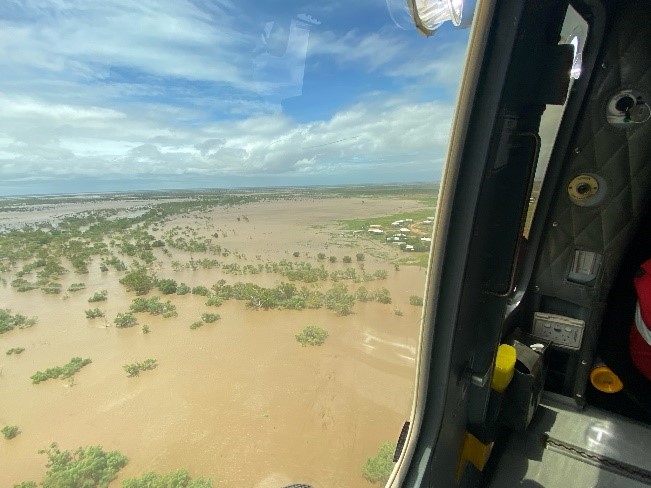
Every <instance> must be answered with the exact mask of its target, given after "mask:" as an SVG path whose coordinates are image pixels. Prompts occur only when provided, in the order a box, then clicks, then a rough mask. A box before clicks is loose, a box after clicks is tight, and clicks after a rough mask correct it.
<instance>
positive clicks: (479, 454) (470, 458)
mask: <svg viewBox="0 0 651 488" xmlns="http://www.w3.org/2000/svg"><path fill="white" fill-rule="evenodd" d="M492 449H493V442H491V443H489V444H484V443H483V442H481V441H480V440H479V439H477V438H476V437H475V436H474V435H472V434H469V433H467V432H466V437H465V439H464V440H463V449H461V457H460V458H459V464H458V465H457V483H458V482H459V481H461V476H462V475H463V470H464V468H465V467H466V464H467V463H471V464H472V465H473V466H475V468H477V469H478V470H479V471H483V469H484V466H486V462H487V461H488V457H489V456H490V455H491V450H492Z"/></svg>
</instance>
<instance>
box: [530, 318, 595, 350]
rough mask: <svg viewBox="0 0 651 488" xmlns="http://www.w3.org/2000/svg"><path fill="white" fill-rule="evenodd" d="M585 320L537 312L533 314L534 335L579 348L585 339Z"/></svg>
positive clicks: (568, 346) (561, 344) (574, 348)
mask: <svg viewBox="0 0 651 488" xmlns="http://www.w3.org/2000/svg"><path fill="white" fill-rule="evenodd" d="M584 328H585V321H583V320H579V319H573V318H571V317H565V316H563V315H555V314H552V313H542V312H536V313H535V314H534V316H533V331H532V333H533V335H535V336H536V337H539V338H541V339H544V340H546V341H549V342H551V343H552V344H553V345H555V346H558V347H563V348H566V349H573V350H578V349H580V348H581V341H582V340H583V330H584Z"/></svg>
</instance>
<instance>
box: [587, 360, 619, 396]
mask: <svg viewBox="0 0 651 488" xmlns="http://www.w3.org/2000/svg"><path fill="white" fill-rule="evenodd" d="M590 382H591V383H592V386H594V387H595V388H596V389H597V390H599V391H601V392H603V393H617V392H620V391H622V389H624V383H622V380H620V379H619V376H617V375H616V374H615V373H614V372H613V370H612V369H610V368H609V367H608V366H597V367H596V368H592V371H590Z"/></svg>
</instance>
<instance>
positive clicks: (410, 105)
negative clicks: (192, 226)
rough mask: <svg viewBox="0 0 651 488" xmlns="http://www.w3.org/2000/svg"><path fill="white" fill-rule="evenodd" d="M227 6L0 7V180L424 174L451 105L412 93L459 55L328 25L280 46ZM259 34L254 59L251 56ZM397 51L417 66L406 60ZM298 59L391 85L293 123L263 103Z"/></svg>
mask: <svg viewBox="0 0 651 488" xmlns="http://www.w3.org/2000/svg"><path fill="white" fill-rule="evenodd" d="M238 8H243V7H242V6H241V5H240V4H239V3H237V2H232V3H231V2H228V1H226V0H223V1H212V0H211V1H210V2H203V1H202V0H178V1H175V2H172V1H169V2H163V1H157V0H139V1H137V2H133V1H131V0H105V1H103V2H91V3H89V2H86V1H85V0H58V1H57V2H52V1H46V0H42V1H39V0H31V1H30V0H26V1H24V2H14V3H5V4H3V5H0V52H2V53H3V54H2V56H0V72H2V73H3V76H2V77H0V113H2V117H0V180H5V181H19V180H24V179H30V178H33V179H36V178H41V179H47V178H57V177H62V176H65V177H69V178H74V177H79V176H86V177H96V178H103V177H116V178H118V177H120V178H132V177H138V176H143V175H174V174H185V175H245V176H246V175H263V176H267V175H282V176H283V177H284V176H287V177H288V178H291V177H294V176H296V175H312V176H314V177H318V176H319V175H333V174H340V175H345V174H347V173H348V172H350V171H353V170H354V171H359V172H366V173H367V174H371V173H373V172H379V171H386V173H387V174H389V173H391V172H392V171H393V174H396V175H398V176H400V177H402V176H403V175H405V174H408V173H409V172H410V171H425V172H427V171H429V170H428V168H433V163H434V162H438V164H440V160H441V159H442V157H443V155H444V152H445V148H446V146H447V138H448V132H449V126H450V120H451V117H452V110H453V107H452V104H451V103H448V102H432V101H429V102H428V101H422V100H423V99H425V100H428V99H429V100H431V99H433V98H436V97H437V96H438V95H436V94H435V95H432V94H431V93H429V94H428V96H427V97H423V96H422V86H424V85H427V84H431V83H432V82H434V83H437V84H438V85H439V86H443V87H448V86H451V85H452V84H454V83H456V77H457V74H458V72H459V70H460V65H461V61H460V60H461V59H462V57H463V56H462V49H461V48H459V46H457V45H449V46H447V47H445V48H442V47H440V46H439V47H433V46H435V45H433V44H431V43H429V44H428V43H427V42H426V40H424V39H419V41H418V42H417V43H416V44H417V46H418V50H417V51H413V50H412V48H413V46H411V45H410V41H409V39H410V38H405V37H404V35H402V34H401V33H400V32H397V31H396V30H395V29H391V28H386V29H381V30H379V31H377V32H362V31H360V30H348V31H346V30H343V31H342V32H343V33H336V29H335V27H336V25H334V26H333V25H332V22H331V23H330V24H327V23H324V24H323V25H321V26H313V27H310V29H311V30H310V32H309V41H308V38H307V37H306V32H300V33H299V34H300V35H299V34H296V36H298V37H294V41H292V38H291V32H292V25H294V24H292V23H291V20H290V21H287V19H285V20H284V21H283V22H285V23H282V22H280V21H279V22H276V23H275V24H274V25H273V26H271V25H270V24H269V23H267V24H265V23H264V22H258V21H259V20H260V19H256V20H255V21H254V20H251V19H249V20H246V17H241V16H237V9H238ZM323 11H324V12H325V10H323ZM261 15H262V14H261ZM290 17H291V19H294V20H295V15H294V14H291V15H290ZM261 18H262V19H263V20H264V15H262V17H261ZM243 19H244V20H243ZM236 20H237V22H238V23H236ZM265 25H266V26H267V27H268V29H267V31H268V37H267V40H266V41H265V42H266V43H267V45H266V47H265V49H266V51H264V50H263V51H260V49H258V51H256V50H255V48H256V47H257V48H260V36H261V33H262V32H263V28H264V27H265ZM296 25H298V24H296ZM296 25H294V29H295V30H296V29H297V27H296ZM301 25H303V24H301ZM274 26H275V27H274ZM302 28H303V27H301V29H302ZM265 32H266V31H265ZM301 36H302V37H301ZM401 36H402V37H401ZM414 36H415V34H414ZM285 38H287V39H285ZM299 40H300V41H301V42H298V41H299ZM285 41H286V42H287V43H286V45H285V44H284V42H285ZM421 41H422V42H421ZM263 44H264V43H263ZM304 48H305V49H304ZM424 49H434V52H435V56H434V58H432V59H430V57H429V56H424V55H423V52H424V51H423V50H424ZM261 52H262V54H261ZM306 53H307V54H306ZM413 53H416V54H417V55H416V56H415V57H417V58H419V59H427V62H420V63H410V62H407V61H406V59H407V58H408V57H410V55H411V54H413ZM306 55H307V56H308V59H309V60H311V61H312V62H314V63H319V64H321V65H327V64H328V63H336V64H337V65H338V66H339V68H341V69H342V70H344V71H345V70H355V71H356V72H358V73H362V74H364V75H367V74H368V73H372V75H371V77H369V80H370V79H371V78H373V77H384V79H385V81H387V80H388V82H389V83H394V84H395V85H396V86H397V88H395V87H394V88H393V92H391V91H389V89H388V88H386V87H385V86H383V85H382V84H378V85H376V84H374V83H373V82H372V81H369V82H368V86H366V87H365V88H366V89H367V91H366V94H365V95H359V96H357V97H356V98H353V100H354V101H352V102H350V101H348V102H346V105H345V106H341V102H339V103H337V104H333V106H332V107H330V108H328V110H327V111H326V112H325V114H324V113H321V114H320V115H319V119H322V120H312V121H310V122H300V123H299V122H297V121H296V120H294V119H293V118H291V117H289V116H288V115H286V114H284V113H283V112H282V107H281V106H280V105H279V104H278V102H279V100H280V99H281V98H283V97H284V96H287V95H288V94H290V95H296V94H300V89H297V87H298V88H300V86H299V85H300V84H301V83H302V80H303V76H304V73H303V72H302V71H301V70H302V69H303V68H304V64H302V63H303V59H302V57H305V56H306ZM256 77H257V78H256ZM405 80H407V83H409V85H407V84H405ZM336 82H337V81H335V83H336ZM412 87H420V88H419V89H421V94H420V95H419V94H418V93H416V91H417V90H412ZM297 90H298V91H297ZM439 98H440V97H439ZM337 106H338V107H337ZM333 107H334V108H333ZM328 114H329V115H328ZM315 118H316V116H315ZM434 176H435V170H434V169H432V177H434ZM316 181H318V180H316Z"/></svg>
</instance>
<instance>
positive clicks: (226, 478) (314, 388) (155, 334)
mask: <svg viewBox="0 0 651 488" xmlns="http://www.w3.org/2000/svg"><path fill="white" fill-rule="evenodd" d="M413 208H416V203H415V202H409V201H392V202H383V201H378V202H375V203H374V202H369V201H368V200H367V202H365V203H364V204H363V205H362V204H360V203H359V201H358V200H355V199H332V200H325V201H302V202H301V201H299V202H271V203H267V204H251V205H244V206H241V207H237V208H230V209H217V210H215V211H214V212H212V213H210V214H208V218H207V219H206V218H205V216H202V217H201V218H193V217H188V216H186V217H182V218H181V217H180V218H178V219H176V220H174V221H172V222H168V223H166V224H165V226H164V228H170V227H171V226H174V225H181V226H184V225H191V226H192V227H193V228H195V229H197V230H200V231H201V233H203V234H206V235H208V234H212V233H213V232H214V231H215V229H216V228H219V229H223V230H224V231H225V232H226V234H227V237H226V238H223V237H220V238H219V243H220V244H221V245H223V246H225V247H227V248H229V249H231V250H232V251H238V252H240V253H242V254H244V255H245V256H246V257H245V258H239V259H238V258H235V257H233V256H230V257H229V258H228V259H222V258H219V259H220V261H222V262H225V261H229V262H239V263H241V264H246V263H252V264H256V263H258V262H265V261H267V260H271V261H273V260H278V259H282V258H287V259H293V258H292V255H291V254H292V252H294V251H300V252H301V255H302V256H301V259H303V256H306V258H305V259H306V260H308V261H311V262H313V263H316V259H315V256H316V253H317V252H321V251H322V250H323V251H324V252H326V253H327V254H329V255H330V254H335V255H337V256H339V257H342V256H343V255H346V254H348V255H352V256H354V255H355V253H356V252H365V251H364V250H365V249H366V250H368V249H372V248H374V246H375V247H377V245H376V244H373V243H369V241H367V240H364V241H360V242H359V243H358V244H357V243H355V242H353V243H352V244H351V242H350V240H349V239H348V238H344V239H342V240H338V238H337V231H336V227H335V226H333V225H332V222H333V221H334V220H336V219H338V218H353V217H368V216H371V215H385V214H392V213H397V212H399V211H401V210H411V209H413ZM351 209H355V211H354V212H353V211H351ZM238 215H247V218H248V219H249V221H248V222H245V221H244V220H243V219H242V220H241V221H240V222H238V221H237V220H236V216H238ZM315 224H318V225H315ZM162 230H164V229H161V231H162ZM351 245H352V246H354V247H349V246H351ZM369 246H370V247H369ZM381 249H383V250H384V251H383V252H385V251H387V250H388V251H390V252H392V253H397V252H398V251H394V250H391V249H390V248H389V246H386V245H382V246H381ZM171 251H172V254H173V256H172V257H171V258H164V259H162V261H161V263H162V264H161V265H160V266H159V268H158V275H159V277H163V276H164V277H172V278H174V279H176V280H177V281H179V282H181V281H184V282H186V283H188V284H189V285H190V286H195V285H199V284H203V285H206V286H210V285H211V284H212V283H215V282H216V281H217V280H219V279H220V278H224V279H225V280H226V281H227V282H229V283H233V282H235V281H253V282H256V283H259V284H263V285H265V286H270V285H273V284H277V283H279V282H280V281H282V277H281V276H279V275H272V274H262V275H254V276H249V275H246V276H233V275H228V274H223V273H222V272H221V271H220V270H219V269H216V270H197V271H191V270H187V269H186V270H183V271H180V272H174V271H172V270H171V266H170V263H171V260H180V261H183V262H185V261H187V259H188V258H189V254H186V253H180V252H178V251H174V250H171ZM256 256H259V257H256ZM392 256H393V254H392ZM159 257H161V258H162V255H159ZM197 257H199V258H200V257H201V256H197V255H196V254H195V255H194V258H195V259H196V258H197ZM310 258H311V259H310ZM364 265H365V267H366V270H367V271H369V272H372V271H373V270H375V269H386V270H387V271H388V273H389V277H388V279H387V280H382V281H373V282H369V283H361V284H351V283H347V284H348V286H349V287H350V288H351V290H354V289H355V288H356V287H357V286H360V285H362V284H363V285H364V286H366V287H367V288H369V289H374V288H377V287H382V286H384V287H387V288H388V289H389V290H390V292H391V296H392V299H393V303H392V304H389V305H384V304H379V303H359V302H357V303H356V304H355V307H354V313H353V314H351V315H349V316H345V317H339V316H337V315H335V314H334V313H333V312H332V311H330V310H326V309H321V310H303V311H288V310H283V311H279V310H270V311H262V310H260V311H256V310H250V309H247V308H246V306H245V304H244V303H243V302H238V301H227V302H225V303H224V304H223V305H222V306H221V307H219V308H214V307H207V306H206V305H205V300H206V299H205V297H198V296H192V295H185V296H166V297H164V299H170V300H171V301H172V302H173V303H174V304H175V305H176V306H177V310H178V317H174V318H167V319H165V318H161V317H154V316H151V315H148V314H138V319H139V322H140V325H142V324H147V325H149V326H150V328H151V333H150V334H142V332H141V330H140V326H138V327H134V328H131V329H117V328H115V327H112V326H110V325H111V322H112V319H113V318H114V317H115V315H116V314H117V313H118V312H120V311H126V310H128V306H129V304H130V303H131V300H132V299H133V298H134V295H133V293H127V292H126V291H125V289H124V287H123V286H121V285H119V284H118V279H119V277H120V275H121V274H120V273H116V272H113V271H110V272H108V273H103V274H102V273H100V272H99V271H98V270H97V269H96V268H97V266H96V265H94V266H93V267H92V269H91V272H90V273H89V274H88V275H74V274H72V273H69V275H67V276H66V277H65V280H63V281H62V283H63V284H64V288H67V286H68V285H69V284H70V283H73V282H79V281H83V282H85V283H86V285H87V289H86V290H83V291H80V292H75V293H68V294H65V295H44V294H43V293H41V292H40V291H31V292H28V293H16V292H14V291H13V289H11V288H10V287H8V286H7V287H5V288H0V306H2V307H4V308H10V309H12V311H13V312H20V313H23V314H25V315H36V316H38V318H39V321H38V324H37V325H35V326H34V327H32V328H30V329H24V330H14V331H12V332H9V333H6V334H3V335H1V336H0V352H4V351H5V350H7V349H9V348H12V347H25V349H26V350H25V351H24V352H23V353H22V354H20V355H17V356H16V355H14V356H6V355H4V353H3V354H2V355H0V389H1V394H0V424H2V425H6V424H10V425H14V424H15V425H18V426H19V427H20V430H21V434H20V435H18V436H17V437H16V438H15V439H13V440H11V441H2V442H0V486H11V485H12V484H13V483H18V482H20V481H25V480H35V481H38V480H40V479H41V478H42V476H43V474H44V472H45V457H44V456H43V455H39V454H38V453H37V451H38V450H39V449H42V448H45V447H47V446H48V445H49V444H50V443H51V442H54V441H56V442H57V443H58V444H59V446H61V447H62V448H65V449H74V448H76V447H77V446H86V445H94V444H101V445H102V446H103V447H104V448H105V449H106V450H114V449H117V450H119V451H120V452H122V453H123V454H125V455H127V456H128V457H129V460H130V461H129V464H128V465H127V466H126V467H125V468H124V469H123V470H122V471H121V472H120V475H119V478H118V480H117V481H115V482H114V483H112V486H119V481H120V480H122V479H125V478H128V477H133V476H137V475H140V474H142V473H144V472H146V471H149V470H155V471H159V472H166V471H170V470H172V469H179V468H186V469H188V470H189V472H190V473H191V475H192V476H197V477H198V476H207V477H210V478H212V479H213V481H214V486H216V487H222V486H223V487H232V486H238V487H255V488H263V487H264V488H266V487H269V488H277V487H281V486H283V485H285V484H290V483H298V482H302V483H309V484H311V485H313V486H314V487H358V486H359V487H367V488H368V487H370V486H372V485H371V484H370V483H369V482H368V481H366V480H364V478H363V477H362V466H363V465H364V462H365V461H366V459H367V458H369V457H371V456H373V455H374V454H375V452H376V451H377V449H378V447H379V446H380V445H381V444H382V443H384V442H386V441H391V442H395V440H396V439H397V436H398V434H399V432H400V428H401V426H402V424H403V422H404V421H405V420H407V419H408V416H409V413H410V408H411V402H412V394H413V384H414V366H415V351H416V342H417V337H418V330H419V324H420V307H415V306H412V305H410V304H409V296H410V295H421V294H422V293H423V286H424V281H425V271H424V269H422V268H417V267H410V266H403V267H402V268H401V269H400V270H399V271H397V270H395V269H394V268H393V266H392V265H390V264H389V263H388V262H387V261H386V258H374V257H373V256H372V255H370V254H367V259H366V261H365V263H364ZM326 266H327V267H328V268H331V269H335V268H337V267H340V268H343V267H344V266H343V264H341V263H336V264H326ZM353 266H356V264H353ZM4 277H5V279H7V278H8V277H10V275H4ZM7 281H9V280H7ZM299 285H300V284H299ZM330 285H331V283H328V284H326V285H322V286H323V287H325V286H330ZM102 289H106V290H108V296H109V299H108V301H106V302H103V303H99V304H89V303H88V302H87V299H88V297H89V296H90V295H91V294H92V293H94V292H95V291H98V290H102ZM66 297H67V298H66ZM95 305H98V306H99V308H101V309H102V310H105V311H106V314H107V317H108V321H107V322H105V321H104V319H95V320H87V319H86V318H85V316H84V310H85V309H88V308H92V307H94V306H95ZM396 308H397V309H399V310H401V311H402V313H403V315H402V316H398V315H396V314H395V313H394V310H395V309H396ZM203 312H216V313H219V314H220V315H221V320H219V321H217V322H215V323H213V324H207V325H205V326H204V327H202V328H200V329H197V330H191V329H190V328H189V325H190V324H191V323H192V322H194V321H196V320H199V319H200V316H201V314H202V313H203ZM106 323H108V325H109V327H106V326H105V325H106ZM309 324H314V325H318V326H320V327H322V328H324V329H326V330H327V331H328V333H329V337H328V339H327V340H326V342H325V343H324V344H323V345H322V346H319V347H301V346H300V344H299V343H298V342H297V341H296V339H295V337H294V336H295V334H297V333H298V332H299V331H300V330H302V329H303V328H304V327H305V326H306V325H309ZM73 356H80V357H84V358H86V357H88V358H91V359H92V364H90V365H88V366H86V367H84V368H83V369H82V370H81V371H80V372H79V373H77V374H76V375H75V377H74V383H73V384H70V382H68V381H65V380H49V381H47V382H44V383H41V384H38V385H33V384H32V383H31V380H30V379H29V377H30V376H31V375H32V374H33V373H34V372H36V371H37V370H44V369H46V368H48V367H52V366H57V365H62V364H65V363H66V362H68V361H69V360H70V358H71V357H73ZM150 357H151V358H155V359H157V361H158V367H157V368H156V369H155V370H152V371H145V372H142V373H141V374H140V376H139V377H134V378H129V377H127V376H126V373H125V372H124V371H123V369H122V365H124V364H126V363H129V362H134V361H139V360H143V359H146V358H150Z"/></svg>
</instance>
